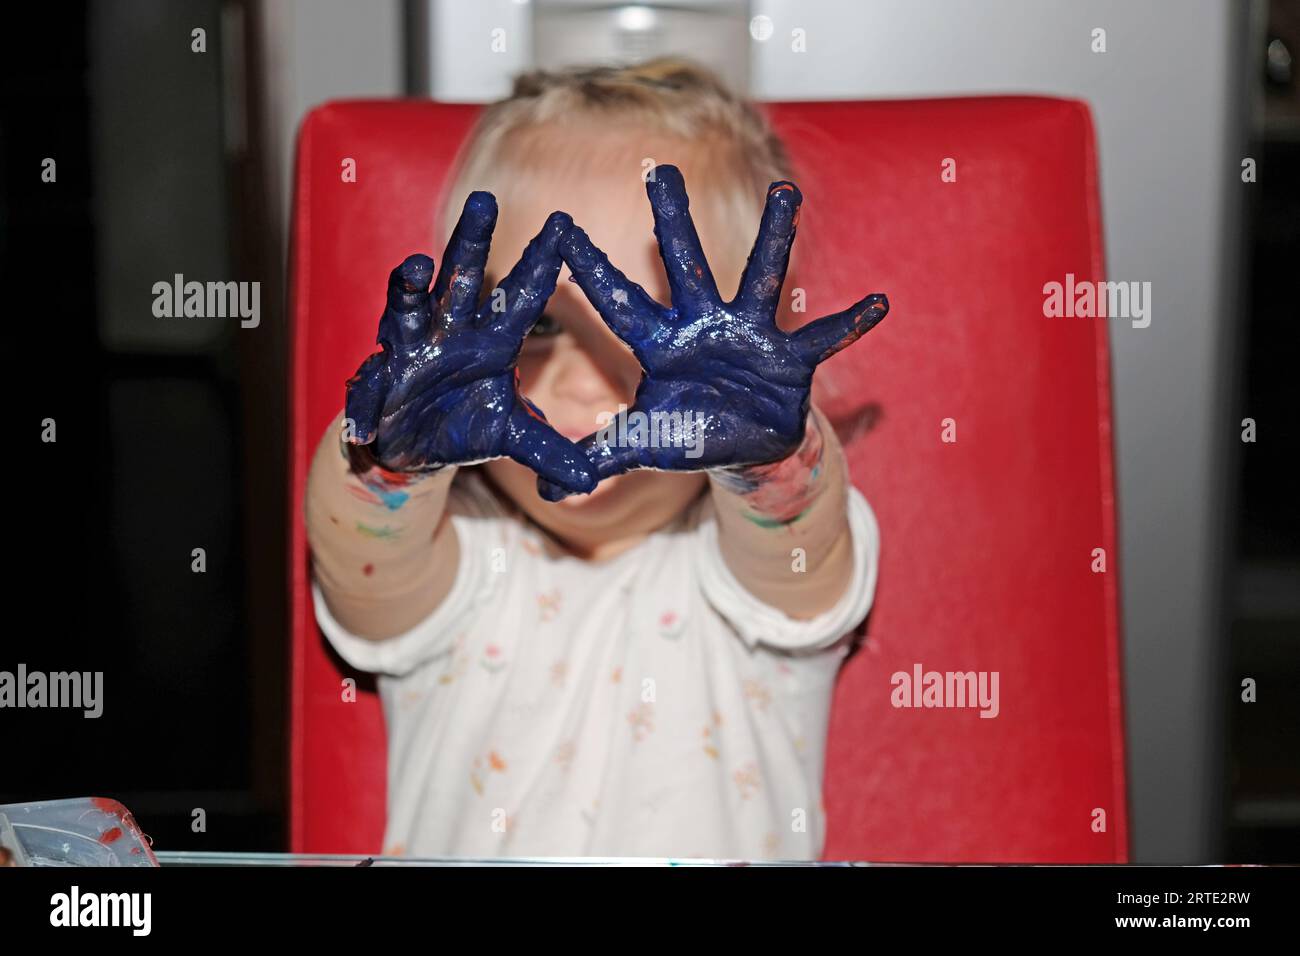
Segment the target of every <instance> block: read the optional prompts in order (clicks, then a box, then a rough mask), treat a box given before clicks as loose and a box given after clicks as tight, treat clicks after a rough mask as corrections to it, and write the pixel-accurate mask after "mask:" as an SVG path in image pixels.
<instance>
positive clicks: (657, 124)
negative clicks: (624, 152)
mask: <svg viewBox="0 0 1300 956" xmlns="http://www.w3.org/2000/svg"><path fill="white" fill-rule="evenodd" d="M593 122H594V123H595V124H598V128H600V129H610V130H617V131H631V132H634V133H651V134H659V135H666V136H670V137H674V138H678V139H681V140H684V141H686V142H689V143H691V144H692V145H694V146H695V147H696V155H698V156H699V157H700V158H701V162H700V164H699V165H697V166H696V167H695V168H697V169H700V168H708V169H711V170H714V171H716V172H719V173H725V175H714V176H711V177H710V179H711V182H712V184H714V185H715V186H716V188H714V189H711V190H710V191H709V192H708V193H707V194H703V195H701V196H700V197H699V200H700V204H702V205H706V206H711V207H712V208H713V211H714V212H715V213H716V214H718V215H720V216H723V217H725V218H723V219H721V220H720V221H722V222H728V223H734V224H735V230H734V234H735V235H736V237H737V240H738V242H741V243H743V245H744V248H743V250H741V251H740V255H741V256H742V257H743V256H744V255H745V254H747V253H748V250H749V244H750V242H751V241H752V237H753V235H754V233H753V230H754V229H755V228H757V225H758V221H759V218H760V217H761V216H762V212H763V203H764V200H765V198H766V195H767V188H768V186H769V185H770V184H771V183H772V182H774V181H776V180H780V179H790V178H792V173H791V169H790V160H789V157H788V155H787V153H786V149H785V146H784V144H783V143H782V142H781V140H780V138H779V137H777V135H776V134H775V133H774V132H773V131H772V129H771V127H770V126H769V125H768V123H767V120H766V118H765V117H764V116H763V115H762V113H760V112H759V111H758V109H757V108H756V107H755V106H754V105H753V104H752V103H750V102H748V101H747V100H745V99H744V98H743V97H739V96H737V95H736V94H735V93H733V92H732V91H731V90H730V89H728V88H727V86H726V84H724V83H723V82H722V80H720V79H719V78H718V77H717V76H716V75H715V74H714V73H712V72H711V71H709V70H707V69H705V68H704V67H702V66H699V65H697V64H695V63H692V62H690V61H688V60H682V59H677V58H673V57H662V58H658V59H654V60H649V61H646V62H644V63H640V64H636V65H633V66H594V67H574V68H569V69H564V70H558V71H546V70H534V71H531V72H528V73H524V74H521V75H520V76H519V77H517V78H516V79H515V82H514V88H513V89H512V90H511V93H510V95H509V96H508V97H506V98H505V99H503V100H500V101H498V102H496V103H493V104H491V105H490V106H488V107H486V108H485V109H484V111H483V112H482V114H481V115H480V116H479V118H478V121H477V123H476V124H475V126H474V128H473V130H472V131H471V133H470V135H469V137H468V139H467V140H466V143H465V145H464V147H462V151H461V155H460V157H459V159H458V163H457V171H456V174H455V176H454V178H453V180H452V185H451V188H450V189H449V190H448V193H447V196H446V199H445V205H444V207H443V215H442V219H443V228H444V233H445V235H450V234H451V230H452V228H453V227H454V226H455V223H456V219H457V217H458V216H459V215H460V209H461V206H462V205H463V203H464V201H465V197H466V196H468V195H469V193H470V192H472V191H473V190H475V189H488V190H493V187H494V186H495V185H496V183H497V182H498V181H501V180H503V179H504V178H505V174H507V173H508V172H510V171H521V170H527V169H528V168H530V167H531V166H534V165H536V164H538V163H539V160H538V159H537V158H536V157H537V156H538V155H539V153H542V152H544V151H543V150H539V149H533V148H529V145H530V140H532V139H534V138H535V137H536V136H537V135H538V134H540V133H541V132H542V131H543V130H545V129H554V128H555V127H564V126H569V125H577V124H585V125H587V126H591V125H593ZM553 153H554V151H552V155H548V156H547V158H546V160H545V161H546V162H549V163H553V162H569V163H573V164H575V165H577V164H582V163H589V162H590V161H591V155H590V151H588V152H579V151H576V150H574V151H569V153H568V154H567V156H556V155H553ZM661 161H669V162H671V161H672V158H671V157H663V158H662V159H661ZM575 174H577V175H580V174H581V171H580V170H578V169H575ZM690 185H691V181H689V180H688V182H687V188H688V189H689V188H690ZM498 188H501V187H498ZM696 200H697V197H696V196H694V195H693V196H692V206H693V207H696V206H697V201H696ZM742 261H743V258H742Z"/></svg>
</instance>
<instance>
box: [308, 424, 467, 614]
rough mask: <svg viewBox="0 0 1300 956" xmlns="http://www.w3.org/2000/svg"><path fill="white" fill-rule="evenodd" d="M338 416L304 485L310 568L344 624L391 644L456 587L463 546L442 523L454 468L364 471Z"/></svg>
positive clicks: (364, 464) (361, 457) (362, 460)
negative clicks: (389, 640)
mask: <svg viewBox="0 0 1300 956" xmlns="http://www.w3.org/2000/svg"><path fill="white" fill-rule="evenodd" d="M342 417H343V416H342V414H340V415H339V416H338V417H337V418H335V420H334V421H333V422H332V423H331V424H330V425H329V427H328V428H326V429H325V434H324V436H323V437H322V438H321V441H320V444H319V445H318V446H317V449H316V455H315V457H314V458H313V460H312V464H311V472H310V474H309V475H308V478H307V493H306V509H305V510H306V515H305V517H306V523H307V537H308V541H309V542H310V544H311V550H312V565H313V569H314V573H315V576H316V580H317V581H318V582H319V584H320V587H321V592H322V594H323V595H324V597H325V601H326V603H327V604H328V605H329V608H330V613H331V614H333V615H334V618H335V619H336V620H337V621H338V622H339V623H340V624H342V625H343V626H344V627H345V628H347V629H348V630H349V631H350V632H352V633H353V634H357V635H360V636H362V637H368V638H374V639H381V638H385V637H392V636H394V635H397V634H401V633H403V632H404V631H407V630H409V629H410V628H411V627H413V626H414V625H416V624H417V623H419V622H420V621H421V620H423V619H424V618H425V617H427V616H428V615H429V614H430V613H432V612H433V610H434V609H436V608H437V607H438V605H439V604H440V603H441V602H442V600H443V599H444V598H445V597H446V596H447V594H448V593H449V592H450V590H451V587H452V585H453V584H454V583H455V580H456V568H457V564H458V561H459V556H460V554H459V545H458V542H457V540H456V534H455V531H454V529H453V528H452V526H451V522H450V521H447V520H445V518H446V504H447V493H448V491H449V490H450V488H451V480H452V477H453V476H454V474H455V471H456V469H455V467H446V468H443V469H441V470H439V471H436V472H433V473H431V474H428V475H421V476H408V475H395V474H392V473H390V472H385V471H384V470H383V469H381V468H378V467H367V464H368V462H367V461H366V460H365V456H364V455H360V454H358V453H357V452H358V450H357V449H351V453H350V450H349V448H348V447H347V446H345V445H344V444H343V443H342V442H341V440H340V429H341V425H342Z"/></svg>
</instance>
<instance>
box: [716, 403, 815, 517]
mask: <svg viewBox="0 0 1300 956" xmlns="http://www.w3.org/2000/svg"><path fill="white" fill-rule="evenodd" d="M823 427H824V424H823V421H822V418H821V415H820V413H819V412H817V410H816V409H811V410H810V411H809V413H808V419H807V422H806V423H805V425H804V434H803V440H802V441H801V442H800V443H799V446H798V447H797V448H796V449H795V450H794V451H793V452H791V453H790V454H789V455H787V456H786V457H785V458H782V459H779V460H777V461H774V462H767V463H764V464H759V465H725V466H721V467H717V468H710V469H709V472H708V474H709V479H710V482H711V483H712V485H713V487H714V488H715V489H721V490H722V491H725V492H727V493H728V494H732V495H735V496H737V497H739V498H741V499H742V501H743V502H744V505H745V507H746V509H747V511H748V512H751V514H750V515H749V517H750V520H752V521H754V522H755V523H758V524H762V525H764V526H770V527H778V526H784V525H789V524H792V523H794V522H795V521H798V520H799V519H800V518H802V517H803V516H804V515H806V514H807V513H808V512H809V511H810V510H811V509H812V507H813V505H814V504H816V502H817V500H818V499H819V498H820V497H821V494H822V492H823V491H825V489H826V486H827V482H826V473H825V468H824V465H823V458H824V454H825V450H826V442H825V439H824V437H823V432H822V428H823Z"/></svg>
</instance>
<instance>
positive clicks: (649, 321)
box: [560, 226, 668, 351]
mask: <svg viewBox="0 0 1300 956" xmlns="http://www.w3.org/2000/svg"><path fill="white" fill-rule="evenodd" d="M560 255H561V256H562V257H563V259H564V263H565V265H567V266H568V267H569V271H570V272H571V273H573V278H574V279H575V280H576V281H577V283H578V288H580V289H581V290H582V292H583V295H585V296H586V297H587V299H588V301H590V302H591V304H592V305H593V306H595V309H596V311H597V312H598V313H600V317H601V318H602V319H604V320H605V324H606V325H608V326H609V327H610V330H611V331H612V332H613V333H614V334H615V335H617V336H618V337H619V338H620V339H622V340H623V341H624V342H626V343H627V344H628V345H630V346H632V349H633V351H636V349H637V347H638V345H639V344H640V343H641V342H642V341H644V340H645V339H647V338H649V336H650V335H651V334H653V332H654V331H655V329H657V328H658V327H659V326H660V325H661V324H662V323H663V321H664V319H665V318H666V316H667V311H668V310H667V309H665V308H664V307H663V306H662V305H660V304H659V303H658V302H656V301H655V300H654V299H652V298H651V297H650V294H649V293H648V292H646V290H645V289H643V288H641V286H639V285H638V284H637V283H635V282H633V281H632V280H631V279H629V278H628V277H627V276H625V275H624V274H623V273H622V272H620V271H619V270H618V268H616V267H615V266H614V264H613V263H612V262H610V261H609V257H608V256H606V255H605V253H604V252H602V251H601V250H600V248H599V247H598V246H596V245H595V243H593V242H592V241H591V238H590V237H589V236H588V235H587V233H586V231H585V230H583V229H582V227H581V226H574V227H573V228H572V229H570V230H569V231H568V233H566V234H565V236H564V238H563V239H562V240H561V241H560Z"/></svg>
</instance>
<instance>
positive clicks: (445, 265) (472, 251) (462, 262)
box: [433, 191, 497, 324]
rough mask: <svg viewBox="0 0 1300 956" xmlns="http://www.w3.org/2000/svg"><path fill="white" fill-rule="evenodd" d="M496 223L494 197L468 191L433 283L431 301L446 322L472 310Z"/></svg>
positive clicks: (481, 282) (475, 304)
mask: <svg viewBox="0 0 1300 956" xmlns="http://www.w3.org/2000/svg"><path fill="white" fill-rule="evenodd" d="M496 224H497V201H496V197H495V196H493V195H492V194H491V193H488V192H482V191H476V192H472V193H470V194H469V197H468V198H467V199H466V200H465V207H464V209H462V210H461V214H460V219H459V220H458V221H457V222H456V228H455V229H454V230H453V231H452V234H451V239H450V240H448V242H447V250H446V251H445V252H444V253H443V256H442V268H441V269H439V270H438V279H437V281H436V282H434V284H433V301H434V302H435V303H436V304H437V307H438V312H439V316H440V317H441V318H442V319H443V321H444V322H448V324H451V323H454V322H455V321H456V320H457V319H462V318H464V317H466V316H468V315H470V314H472V313H473V312H474V309H475V307H476V306H477V305H478V295H479V290H480V289H481V288H482V286H483V267H484V266H485V265H487V257H488V249H489V248H490V247H491V245H492V230H493V229H495V228H496Z"/></svg>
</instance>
